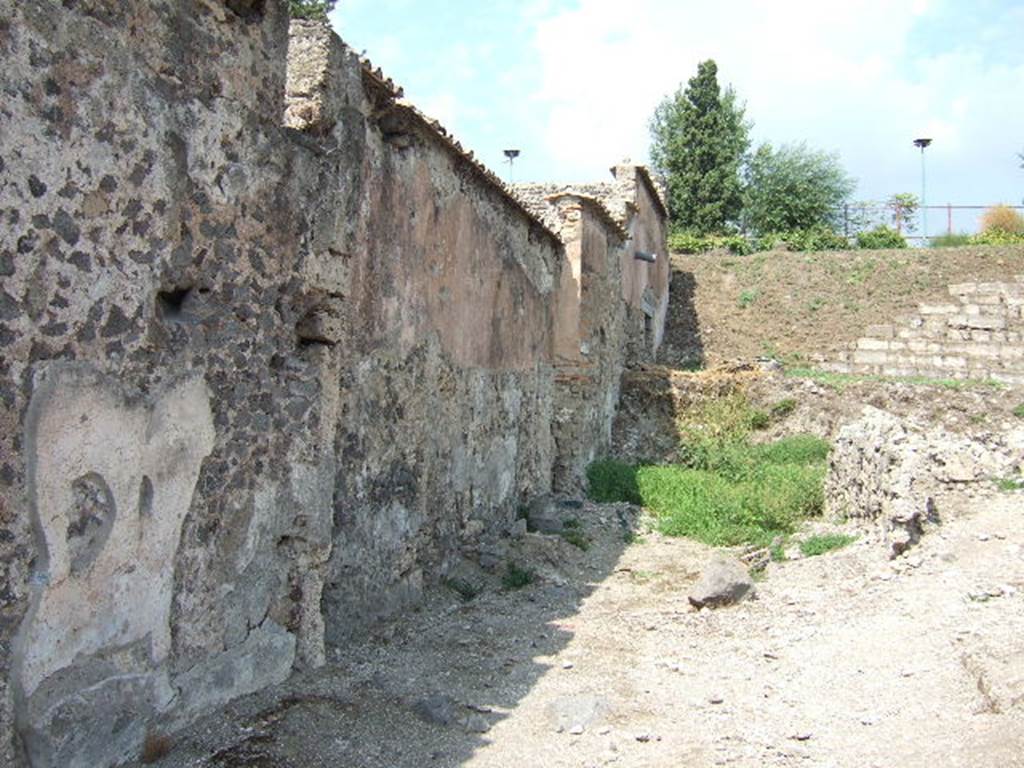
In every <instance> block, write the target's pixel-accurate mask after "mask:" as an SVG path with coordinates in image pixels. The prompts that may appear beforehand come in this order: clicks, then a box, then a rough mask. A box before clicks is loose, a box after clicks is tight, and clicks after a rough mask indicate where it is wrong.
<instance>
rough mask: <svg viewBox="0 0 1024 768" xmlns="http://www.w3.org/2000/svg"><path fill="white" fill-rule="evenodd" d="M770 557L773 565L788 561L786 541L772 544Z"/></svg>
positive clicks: (769, 551) (769, 549)
mask: <svg viewBox="0 0 1024 768" xmlns="http://www.w3.org/2000/svg"><path fill="white" fill-rule="evenodd" d="M768 556H769V557H771V559H772V562H773V563H784V562H785V561H786V559H787V558H786V543H785V539H782V540H781V541H780V540H776V541H774V542H772V545H771V546H770V547H769V548H768Z"/></svg>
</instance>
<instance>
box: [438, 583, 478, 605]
mask: <svg viewBox="0 0 1024 768" xmlns="http://www.w3.org/2000/svg"><path fill="white" fill-rule="evenodd" d="M443 583H444V585H445V586H446V587H448V589H450V590H451V591H452V592H454V593H455V594H457V595H458V596H459V597H461V598H462V600H463V601H464V602H467V603H468V602H469V601H470V600H472V599H473V598H474V597H477V596H478V595H479V594H480V593H481V592H483V591H484V588H483V586H482V585H480V584H474V583H473V582H471V581H467V580H466V579H459V578H449V579H445V580H444V582H443Z"/></svg>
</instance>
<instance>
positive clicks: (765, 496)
mask: <svg viewBox="0 0 1024 768" xmlns="http://www.w3.org/2000/svg"><path fill="white" fill-rule="evenodd" d="M752 413H753V409H751V408H750V405H749V402H747V400H746V398H744V397H743V396H741V395H737V396H730V397H726V398H720V399H718V400H715V401H711V402H709V403H707V404H705V405H704V406H702V407H700V408H697V409H694V411H693V412H692V413H690V414H688V415H687V417H686V419H685V420H684V421H683V422H681V424H680V435H681V437H682V446H681V447H680V451H679V455H680V463H679V464H676V465H662V466H651V465H646V466H645V465H641V466H635V465H630V464H625V463H623V462H618V461H610V460H609V461H600V462H596V463H594V464H592V465H591V466H590V467H589V468H588V471H587V478H588V480H589V488H590V495H591V497H592V498H593V499H594V500H596V501H606V502H607V501H627V502H630V503H633V504H642V505H643V506H645V507H647V508H648V509H650V510H651V511H652V512H653V513H654V515H655V517H656V527H657V528H658V530H660V531H661V532H662V533H664V534H666V535H669V536H689V537H691V538H695V539H698V540H699V541H702V542H704V543H706V544H711V545H714V546H733V545H737V544H744V543H751V544H757V545H759V546H768V545H769V544H770V543H771V542H772V540H773V539H774V538H775V537H777V536H785V535H787V534H789V533H792V532H793V531H794V530H795V528H796V525H797V523H798V522H799V521H800V520H801V519H802V518H804V517H808V516H812V515H817V514H820V512H821V509H822V506H823V504H824V491H823V484H824V478H825V463H826V458H827V456H828V452H829V445H828V443H826V442H825V441H823V440H820V439H818V438H816V437H813V436H810V435H798V436H794V437H787V438H784V439H782V440H778V441H775V442H773V443H766V444H761V445H753V444H751V443H750V440H749V436H750V431H751V429H752V424H751V421H752V418H751V414H752Z"/></svg>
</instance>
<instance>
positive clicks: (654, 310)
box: [515, 161, 671, 366]
mask: <svg viewBox="0 0 1024 768" xmlns="http://www.w3.org/2000/svg"><path fill="white" fill-rule="evenodd" d="M611 173H612V176H613V180H612V181H609V182H596V183H574V184H550V183H541V184H536V183H526V184H517V185H516V187H515V190H516V194H517V195H518V196H519V197H520V198H521V199H522V200H523V201H524V202H525V203H526V204H527V205H529V206H530V209H531V210H532V211H533V212H534V213H535V214H536V215H537V216H538V217H540V218H542V219H543V220H544V221H546V222H547V223H548V224H549V226H551V227H553V228H555V229H557V228H558V227H559V226H560V224H559V217H558V212H557V209H556V207H554V206H552V205H551V203H550V200H551V199H554V198H557V197H558V196H559V195H563V194H575V195H581V196H584V197H588V198H592V199H594V200H597V201H598V202H599V203H600V204H601V205H602V206H603V207H604V208H605V209H606V210H607V211H608V213H609V214H610V215H611V217H612V219H613V220H614V221H615V222H616V223H617V224H618V225H619V226H620V227H621V228H623V229H624V230H625V232H626V238H627V239H626V243H625V247H624V248H623V249H622V250H621V253H620V258H621V268H620V274H621V293H622V299H623V301H625V303H626V320H625V329H626V333H627V339H628V342H627V350H626V363H627V365H630V366H635V365H640V364H643V363H649V362H653V361H654V360H655V359H656V357H657V353H658V348H659V347H660V346H661V341H662V338H663V335H664V330H665V318H666V316H667V313H668V294H669V282H670V277H671V269H670V266H669V260H668V243H667V237H668V212H667V210H666V208H665V204H664V202H663V200H662V198H661V194H660V193H659V192H658V189H657V187H656V185H655V183H654V182H653V180H652V179H651V176H650V174H649V173H648V172H647V170H646V169H645V168H644V167H643V166H638V165H635V164H632V163H630V162H628V161H625V162H623V163H621V164H619V165H616V166H614V167H612V169H611ZM638 252H641V253H644V254H647V255H654V256H655V257H656V259H655V261H654V263H651V262H649V261H645V260H642V259H638V258H637V253H638Z"/></svg>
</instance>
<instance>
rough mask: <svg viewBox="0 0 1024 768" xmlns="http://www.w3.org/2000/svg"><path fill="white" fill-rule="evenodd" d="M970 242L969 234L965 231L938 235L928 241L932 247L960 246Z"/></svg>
mask: <svg viewBox="0 0 1024 768" xmlns="http://www.w3.org/2000/svg"><path fill="white" fill-rule="evenodd" d="M970 244H971V235H970V234H968V233H967V232H955V233H953V234H946V235H938V236H937V237H933V238H932V239H931V240H930V241H929V243H928V245H929V246H930V247H932V248H960V247H963V246H965V245H970Z"/></svg>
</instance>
